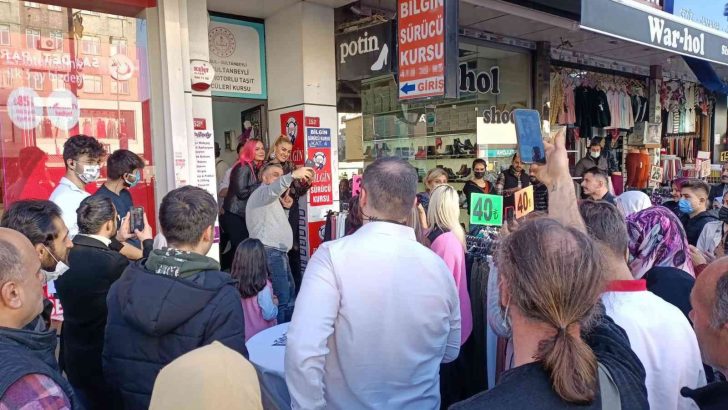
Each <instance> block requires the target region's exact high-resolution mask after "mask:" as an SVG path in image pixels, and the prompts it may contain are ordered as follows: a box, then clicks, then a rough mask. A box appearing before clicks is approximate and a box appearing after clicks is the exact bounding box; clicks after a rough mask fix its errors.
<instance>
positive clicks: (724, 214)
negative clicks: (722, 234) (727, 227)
mask: <svg viewBox="0 0 728 410" xmlns="http://www.w3.org/2000/svg"><path fill="white" fill-rule="evenodd" d="M718 219H720V220H721V221H723V222H728V206H725V205H723V206H722V207H721V208H720V211H718Z"/></svg>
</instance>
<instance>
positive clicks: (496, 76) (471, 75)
mask: <svg viewBox="0 0 728 410" xmlns="http://www.w3.org/2000/svg"><path fill="white" fill-rule="evenodd" d="M459 69H460V70H459V74H460V75H459V76H458V77H459V80H460V81H459V84H460V87H459V89H460V92H463V93H468V92H469V93H474V92H476V91H477V92H478V93H480V94H486V93H492V94H496V95H497V94H500V68H499V67H498V66H493V67H491V68H490V70H488V71H481V72H476V71H473V70H468V64H467V63H461V64H460V66H459Z"/></svg>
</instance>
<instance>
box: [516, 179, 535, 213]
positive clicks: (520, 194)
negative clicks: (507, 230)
mask: <svg viewBox="0 0 728 410" xmlns="http://www.w3.org/2000/svg"><path fill="white" fill-rule="evenodd" d="M514 200H515V204H516V219H520V218H522V217H524V216H526V215H528V214H530V213H531V212H533V209H534V205H535V204H534V200H533V185H529V186H527V187H526V188H523V189H521V190H520V191H516V193H515V194H514Z"/></svg>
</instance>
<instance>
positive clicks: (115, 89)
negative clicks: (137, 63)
mask: <svg viewBox="0 0 728 410" xmlns="http://www.w3.org/2000/svg"><path fill="white" fill-rule="evenodd" d="M111 94H124V95H129V82H128V81H115V80H111Z"/></svg>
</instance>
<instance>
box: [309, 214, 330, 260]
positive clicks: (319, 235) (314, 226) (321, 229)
mask: <svg viewBox="0 0 728 410" xmlns="http://www.w3.org/2000/svg"><path fill="white" fill-rule="evenodd" d="M325 232H326V221H316V222H309V223H308V238H309V239H308V246H309V247H310V251H309V255H311V256H312V255H313V253H314V252H316V250H317V249H318V248H319V246H321V244H322V243H323V242H324V233H325ZM311 256H309V259H310V257H311Z"/></svg>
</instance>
